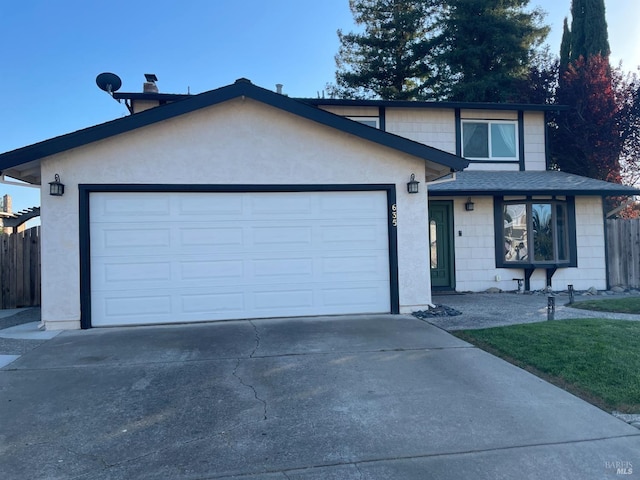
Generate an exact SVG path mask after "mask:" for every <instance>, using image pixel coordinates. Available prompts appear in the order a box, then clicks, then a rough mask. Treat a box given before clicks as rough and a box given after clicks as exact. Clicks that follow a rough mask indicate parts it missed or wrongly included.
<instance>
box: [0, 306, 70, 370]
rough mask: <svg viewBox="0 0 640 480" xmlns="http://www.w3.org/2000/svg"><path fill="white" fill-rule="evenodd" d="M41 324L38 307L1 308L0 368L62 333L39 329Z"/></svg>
mask: <svg viewBox="0 0 640 480" xmlns="http://www.w3.org/2000/svg"><path fill="white" fill-rule="evenodd" d="M39 324H40V308H38V307H30V308H14V309H8V310H0V368H2V367H4V366H6V365H9V364H10V363H12V362H14V361H16V360H17V359H18V358H20V356H22V355H24V354H25V353H28V352H30V351H31V350H33V349H34V348H36V347H38V346H40V345H41V344H42V343H43V342H45V341H46V340H50V339H52V338H53V337H55V336H56V335H58V334H59V333H60V331H53V332H52V331H43V330H39V329H38V325H39Z"/></svg>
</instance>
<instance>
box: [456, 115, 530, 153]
mask: <svg viewBox="0 0 640 480" xmlns="http://www.w3.org/2000/svg"><path fill="white" fill-rule="evenodd" d="M465 123H485V124H487V136H488V138H487V145H488V148H489V156H487V157H469V156H467V155H466V153H465V151H464V124H465ZM492 125H513V127H514V128H513V131H514V134H515V152H516V154H515V156H513V157H494V156H493V146H492V145H491V126H492ZM460 138H461V150H462V157H463V158H466V159H469V160H490V161H492V162H512V161H518V160H519V159H520V138H519V135H518V121H517V120H487V119H481V118H477V119H476V118H470V119H466V120H462V121H461V125H460Z"/></svg>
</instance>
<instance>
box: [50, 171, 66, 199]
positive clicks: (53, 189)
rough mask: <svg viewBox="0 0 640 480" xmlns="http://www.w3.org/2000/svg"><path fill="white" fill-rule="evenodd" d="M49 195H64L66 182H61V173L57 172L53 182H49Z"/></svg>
mask: <svg viewBox="0 0 640 480" xmlns="http://www.w3.org/2000/svg"><path fill="white" fill-rule="evenodd" d="M49 195H53V196H54V197H61V196H62V195H64V183H62V182H60V175H58V174H57V173H56V175H55V177H54V180H53V182H49Z"/></svg>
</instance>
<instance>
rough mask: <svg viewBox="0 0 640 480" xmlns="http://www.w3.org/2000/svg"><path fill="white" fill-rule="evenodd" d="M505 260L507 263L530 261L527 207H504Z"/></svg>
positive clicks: (520, 205) (515, 205)
mask: <svg viewBox="0 0 640 480" xmlns="http://www.w3.org/2000/svg"><path fill="white" fill-rule="evenodd" d="M503 219H504V259H505V261H507V262H522V261H528V256H529V252H528V247H527V206H526V205H525V204H513V205H504V208H503Z"/></svg>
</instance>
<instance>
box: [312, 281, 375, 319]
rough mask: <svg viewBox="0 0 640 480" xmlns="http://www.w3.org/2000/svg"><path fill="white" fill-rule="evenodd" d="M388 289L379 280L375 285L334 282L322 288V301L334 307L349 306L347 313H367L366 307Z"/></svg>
mask: <svg viewBox="0 0 640 480" xmlns="http://www.w3.org/2000/svg"><path fill="white" fill-rule="evenodd" d="M341 287H342V288H341ZM387 291H388V284H386V283H383V282H380V283H378V284H377V285H371V284H369V283H366V284H365V283H364V282H363V283H362V284H361V285H357V284H356V285H354V284H346V283H345V284H336V285H335V286H334V287H330V288H324V289H323V290H322V295H323V299H322V300H323V303H324V304H326V305H330V306H334V307H349V308H350V311H349V313H356V312H361V313H368V312H366V308H367V306H369V305H372V303H373V302H375V299H376V298H379V296H380V295H384V294H385V292H387Z"/></svg>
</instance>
